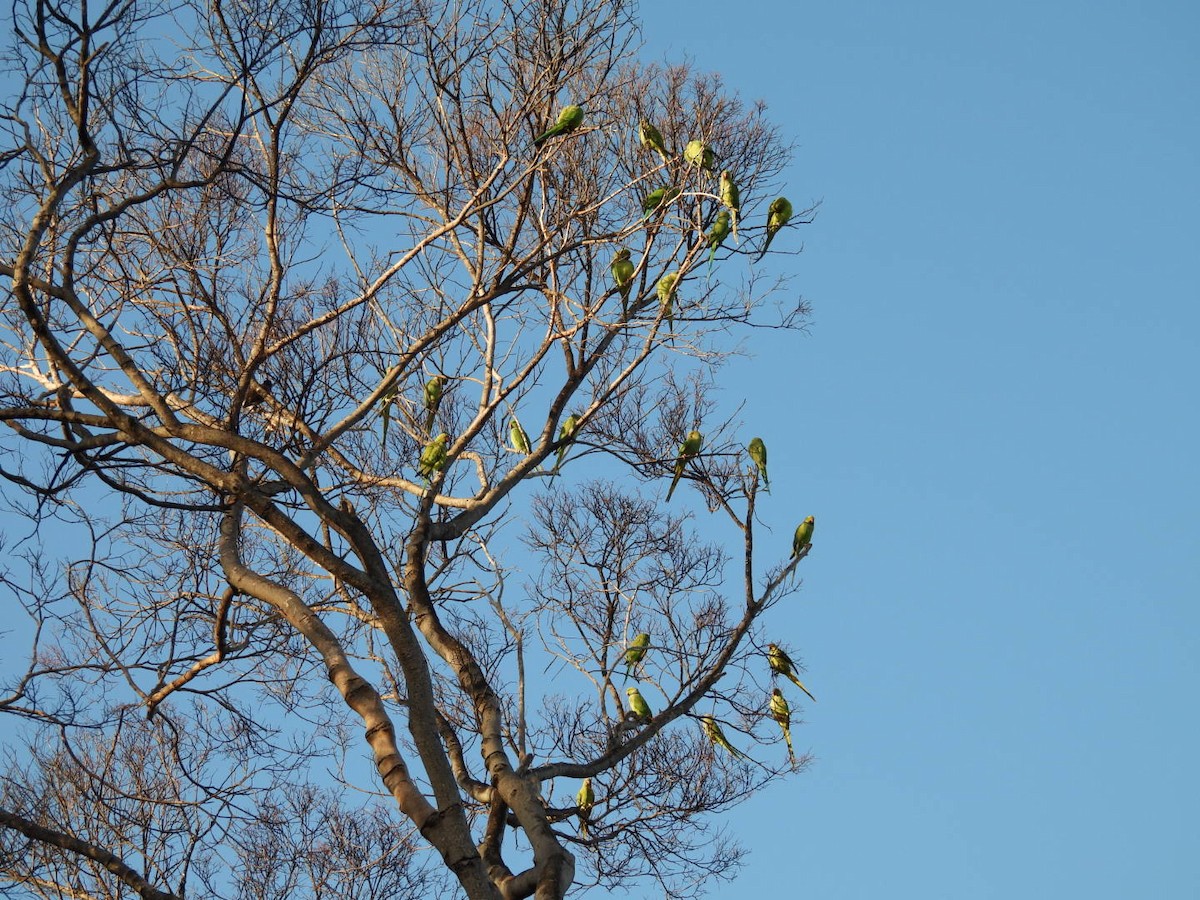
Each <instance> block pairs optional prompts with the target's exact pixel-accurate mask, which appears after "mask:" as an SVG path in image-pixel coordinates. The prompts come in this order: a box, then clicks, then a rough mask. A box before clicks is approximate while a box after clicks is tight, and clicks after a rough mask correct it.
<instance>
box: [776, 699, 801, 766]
mask: <svg viewBox="0 0 1200 900" xmlns="http://www.w3.org/2000/svg"><path fill="white" fill-rule="evenodd" d="M771 718H772V719H774V720H775V721H776V722H778V723H779V727H780V728H782V729H783V739H784V740H785V741H787V748H788V759H789V760H791V761H792V762H795V761H796V754H795V753H794V752H792V708H791V707H790V706H788V702H787V699H786V698H785V697H784V696H783V691H781V690H780V689H779V688H772V689H771Z"/></svg>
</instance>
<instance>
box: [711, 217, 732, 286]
mask: <svg viewBox="0 0 1200 900" xmlns="http://www.w3.org/2000/svg"><path fill="white" fill-rule="evenodd" d="M730 227H731V224H730V219H729V210H727V209H723V210H721V211H720V212H719V213H717V217H716V219H714V220H713V223H712V228H710V229H708V234H707V235H705V237H706V238H707V239H708V274H709V277H711V276H712V263H713V257H714V256H716V255H717V248H718V247H720V246H721V245H722V244H723V243H725V238H727V237H729V229H730Z"/></svg>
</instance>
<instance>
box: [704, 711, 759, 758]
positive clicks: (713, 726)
mask: <svg viewBox="0 0 1200 900" xmlns="http://www.w3.org/2000/svg"><path fill="white" fill-rule="evenodd" d="M700 727H701V728H703V729H704V735H705V737H707V738H708V739H709V740H710V741H712V742H713V746H714V747H724V748H725V750H726V751H728V752H729V753H730V754H731V755H733V756H734V757H736V758H737V759H749V758H750V757H749V756H747V755H746V754H745V753H743V752H742V751H741V750H739V749H738V748H737V747H735V746H733V744H731V743H729V739H728V738H727V737H725V732H724V731H722V730H721V726H720V725H718V724H717V720H716V719H714V718H713V717H712V716H701V717H700Z"/></svg>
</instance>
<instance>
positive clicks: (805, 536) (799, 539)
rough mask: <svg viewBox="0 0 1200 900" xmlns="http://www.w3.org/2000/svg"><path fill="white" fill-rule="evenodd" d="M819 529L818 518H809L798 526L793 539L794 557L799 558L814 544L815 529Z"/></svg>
mask: <svg viewBox="0 0 1200 900" xmlns="http://www.w3.org/2000/svg"><path fill="white" fill-rule="evenodd" d="M816 527H817V518H816V516H809V517H808V518H807V519H805V520H804V521H803V522H801V523H800V524H799V525H797V526H796V535H795V537H793V538H792V556H793V557H795V556H799V555H800V552H801V551H802V550H803V549H804V548H805V547H807V546H808V545H809V544H811V543H812V536H813V529H814V528H816Z"/></svg>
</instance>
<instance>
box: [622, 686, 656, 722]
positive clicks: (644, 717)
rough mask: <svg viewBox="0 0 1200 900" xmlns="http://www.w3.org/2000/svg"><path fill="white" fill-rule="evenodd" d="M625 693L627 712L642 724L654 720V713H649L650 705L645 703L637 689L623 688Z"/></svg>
mask: <svg viewBox="0 0 1200 900" xmlns="http://www.w3.org/2000/svg"><path fill="white" fill-rule="evenodd" d="M625 693H626V694H627V695H628V696H629V710H630V712H632V713H633V714H634V715H635V716H637V718H638V719H640V720H641V721H643V722H649V721H650V720H651V719H652V718H654V713H652V712H650V704H648V703H647V702H646V700H645V698H644V697H642V695H641V693H640V692H639V691H638V689H637V688H635V687H628V688H625Z"/></svg>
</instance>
